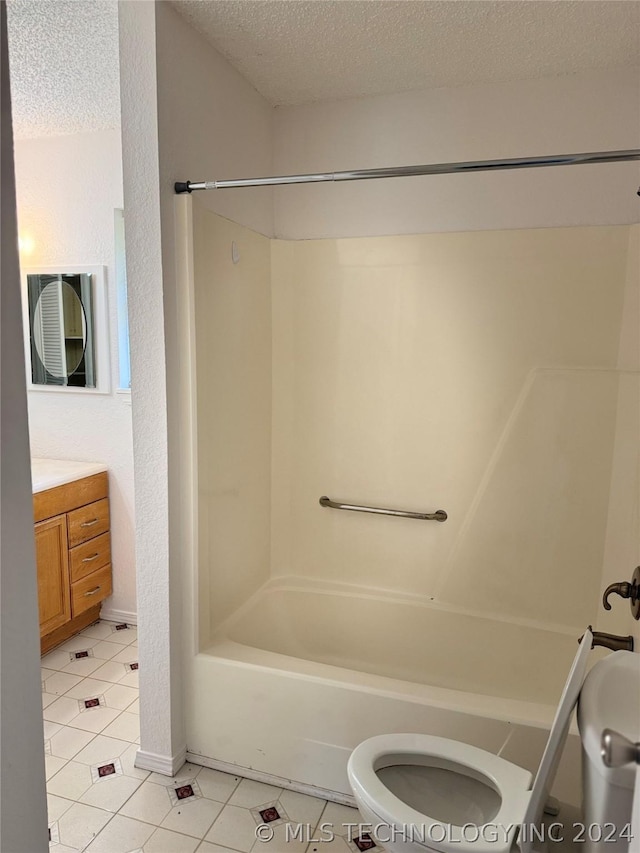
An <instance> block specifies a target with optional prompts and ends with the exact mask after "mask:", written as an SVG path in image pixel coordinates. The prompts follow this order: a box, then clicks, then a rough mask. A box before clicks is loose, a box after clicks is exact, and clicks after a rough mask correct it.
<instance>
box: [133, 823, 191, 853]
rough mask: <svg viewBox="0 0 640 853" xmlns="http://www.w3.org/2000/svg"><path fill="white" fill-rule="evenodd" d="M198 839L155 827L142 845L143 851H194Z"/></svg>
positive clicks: (161, 852)
mask: <svg viewBox="0 0 640 853" xmlns="http://www.w3.org/2000/svg"><path fill="white" fill-rule="evenodd" d="M199 843H200V839H198V838H191V837H190V836H188V835H182V834H181V833H178V832H169V830H167V829H156V831H155V832H154V833H153V835H152V836H151V838H150V839H149V840H148V841H147V843H146V844H145V845H144V847H143V850H144V853H194V851H195V849H196V847H197V846H198V844H199Z"/></svg>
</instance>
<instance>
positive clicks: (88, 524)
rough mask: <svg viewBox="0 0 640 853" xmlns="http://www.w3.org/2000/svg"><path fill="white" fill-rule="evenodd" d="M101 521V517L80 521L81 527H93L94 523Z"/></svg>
mask: <svg viewBox="0 0 640 853" xmlns="http://www.w3.org/2000/svg"><path fill="white" fill-rule="evenodd" d="M99 521H100V519H99V518H94V519H93V520H92V521H82V522H80V527H93V525H94V524H97V523H98V522H99Z"/></svg>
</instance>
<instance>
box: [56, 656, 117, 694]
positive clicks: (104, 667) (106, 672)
mask: <svg viewBox="0 0 640 853" xmlns="http://www.w3.org/2000/svg"><path fill="white" fill-rule="evenodd" d="M126 674H127V670H126V668H125V665H124V664H123V663H118V661H112V660H108V661H107V662H106V663H103V664H101V665H100V666H99V667H98V669H96V670H95V672H94V673H93V677H94V678H99V679H101V680H102V681H111V682H112V683H113V684H117V683H118V682H119V681H122V679H123V678H124V677H125V675H126ZM47 689H48V688H47Z"/></svg>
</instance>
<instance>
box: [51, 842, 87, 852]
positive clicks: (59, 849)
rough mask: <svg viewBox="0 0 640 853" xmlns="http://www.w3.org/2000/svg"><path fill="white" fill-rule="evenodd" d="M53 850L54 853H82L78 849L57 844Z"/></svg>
mask: <svg viewBox="0 0 640 853" xmlns="http://www.w3.org/2000/svg"><path fill="white" fill-rule="evenodd" d="M51 850H52V853H80V851H79V850H78V848H77V847H67V845H66V844H56V845H54V846H53V847H52V848H51Z"/></svg>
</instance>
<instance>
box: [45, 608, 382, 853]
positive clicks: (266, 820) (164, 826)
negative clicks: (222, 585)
mask: <svg viewBox="0 0 640 853" xmlns="http://www.w3.org/2000/svg"><path fill="white" fill-rule="evenodd" d="M137 643H138V641H137V633H136V630H135V628H130V627H122V626H118V625H116V624H115V623H113V622H104V621H101V622H97V623H96V624H95V625H91V626H90V627H89V628H87V629H86V630H84V631H83V632H82V633H81V634H78V635H77V636H75V637H73V638H72V639H70V640H68V641H67V642H66V643H64V644H63V645H62V646H59V647H58V648H57V649H55V650H54V651H52V652H50V653H49V654H47V655H45V656H44V657H43V658H42V704H43V709H44V710H43V715H44V736H45V755H46V770H47V794H48V803H49V831H50V836H51V847H50V849H51V851H52V853H80V851H86V853H143V851H144V853H196V851H197V853H259V852H260V851H261V850H264V853H360V851H361V850H367V849H370V848H371V846H372V842H371V841H370V840H369V839H368V837H366V836H365V837H362V838H361V839H360V838H357V839H356V840H348V835H349V833H351V835H355V834H356V833H354V832H353V830H350V828H349V827H348V826H346V825H345V824H357V823H359V822H360V818H359V814H358V812H357V811H356V810H355V809H350V808H346V807H344V806H338V805H335V804H334V803H327V802H326V801H325V800H321V799H316V798H315V797H308V796H305V795H303V794H297V793H294V792H293V791H286V790H283V789H282V788H277V787H273V786H271V785H263V784H260V783H258V782H252V781H251V780H249V779H240V777H238V776H230V775H228V774H226V773H220V772H218V771H216V770H210V769H208V768H203V767H198V766H195V765H192V764H186V765H185V766H184V767H183V769H182V770H181V771H180V773H179V774H178V776H176V777H175V778H169V777H166V776H161V775H159V774H157V773H148V772H147V771H145V770H138V769H137V768H136V767H134V760H135V755H136V750H137V744H138V743H139V741H140V730H139V717H138V672H137V655H138V649H137ZM287 823H289V824H294V825H296V826H297V825H298V824H300V825H302V832H303V833H304V834H305V835H304V837H302V838H301V837H298V838H293V839H291V838H290V834H291V830H287V826H286V824H287ZM320 823H323V824H324V823H329V824H332V825H333V827H334V830H335V833H336V837H335V840H333V841H331V842H328V841H323V843H321V844H318V843H314V842H313V841H312V840H311V839H313V838H315V837H316V835H315V834H314V832H313V830H314V829H315V828H316V827H317V826H318V824H320ZM258 827H260V829H258ZM307 827H308V829H307ZM257 832H258V833H260V832H264V833H266V834H265V835H263V836H262V838H263V839H264V840H259V839H258V838H257V837H256V833H257ZM287 832H289V840H288V839H287ZM376 850H377V851H380V848H379V847H378V848H376V849H375V850H374V853H376ZM380 853H381V851H380Z"/></svg>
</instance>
